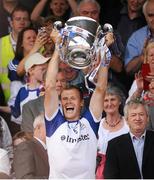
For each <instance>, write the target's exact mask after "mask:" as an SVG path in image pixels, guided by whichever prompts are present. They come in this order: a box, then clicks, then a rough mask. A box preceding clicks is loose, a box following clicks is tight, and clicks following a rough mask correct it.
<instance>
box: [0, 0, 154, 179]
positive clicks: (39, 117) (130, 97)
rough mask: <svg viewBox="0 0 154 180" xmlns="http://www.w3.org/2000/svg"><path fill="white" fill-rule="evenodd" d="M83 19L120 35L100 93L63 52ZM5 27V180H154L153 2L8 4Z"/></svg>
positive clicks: (1, 31)
mask: <svg viewBox="0 0 154 180" xmlns="http://www.w3.org/2000/svg"><path fill="white" fill-rule="evenodd" d="M76 16H84V17H89V18H92V19H93V20H95V22H97V23H98V24H100V26H101V28H102V30H104V29H103V26H104V24H105V23H109V24H111V25H112V27H113V31H112V32H107V33H106V35H105V42H106V45H107V47H108V48H109V51H110V54H111V59H110V63H109V64H107V65H104V64H101V65H100V67H99V70H98V74H97V83H96V84H95V85H94V84H92V88H93V90H94V91H93V92H91V91H89V89H87V87H86V84H85V75H86V71H84V70H83V71H82V70H78V69H75V68H73V67H71V66H70V65H69V64H67V63H66V62H64V61H62V60H61V59H60V57H59V52H58V49H57V43H58V40H59V39H60V38H59V35H58V31H57V30H55V29H54V22H55V21H61V22H62V26H63V27H64V26H65V22H67V20H68V19H69V18H71V17H76ZM0 17H1V18H0V179H1V178H2V179H3V178H4V179H5V178H11V179H16V178H17V179H18V178H19V179H23V178H28V179H35V178H37V179H42V178H43V179H47V178H51V179H52V178H81V179H84V178H89V179H94V178H96V179H104V178H110V179H112V178H113V179H114V178H119V179H120V178H124V179H128V178H149V179H150V178H154V173H153V170H152V169H151V167H152V165H153V164H154V155H153V153H152V151H153V150H154V145H153V142H154V134H153V130H154V118H153V115H154V113H153V109H154V108H153V107H154V0H121V1H116V0H101V1H99V0H26V1H23V0H9V1H8V0H1V1H0ZM104 31H105V30H104ZM59 41H60V40H59ZM97 58H98V57H97ZM62 111H63V112H62ZM119 147H121V148H123V149H122V150H121V149H119ZM129 149H130V151H128V150H129ZM120 155H121V156H120ZM145 158H146V159H145ZM150 159H151V160H150ZM127 161H129V164H128V166H130V168H128V169H126V168H127V167H126V166H127V163H126V162H127ZM122 163H124V164H125V165H124V166H123V165H122V166H121V164H122ZM131 167H132V168H131ZM133 168H134V169H133Z"/></svg>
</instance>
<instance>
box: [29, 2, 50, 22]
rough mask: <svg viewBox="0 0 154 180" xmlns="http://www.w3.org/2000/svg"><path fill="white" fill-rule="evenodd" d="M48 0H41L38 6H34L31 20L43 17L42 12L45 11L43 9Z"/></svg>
mask: <svg viewBox="0 0 154 180" xmlns="http://www.w3.org/2000/svg"><path fill="white" fill-rule="evenodd" d="M47 1H48V0H40V1H39V2H38V3H37V4H36V6H35V7H34V9H33V11H32V13H31V20H32V21H37V20H38V19H40V18H41V16H40V15H41V13H42V11H43V9H44V8H45V5H46V3H47Z"/></svg>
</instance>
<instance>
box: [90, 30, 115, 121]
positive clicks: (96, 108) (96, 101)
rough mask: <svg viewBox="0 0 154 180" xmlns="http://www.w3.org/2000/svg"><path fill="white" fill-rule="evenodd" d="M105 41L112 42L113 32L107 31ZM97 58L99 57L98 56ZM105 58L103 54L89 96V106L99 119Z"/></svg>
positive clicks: (105, 66) (105, 67) (101, 107)
mask: <svg viewBox="0 0 154 180" xmlns="http://www.w3.org/2000/svg"><path fill="white" fill-rule="evenodd" d="M105 41H106V45H107V46H110V45H111V44H112V43H113V42H114V38H113V33H107V34H106V37H105ZM98 58H100V56H99V57H98ZM106 58H107V57H106V56H105V57H104V58H103V60H102V62H101V65H100V68H99V71H98V76H97V83H96V87H95V90H94V92H93V95H92V97H91V100H90V106H89V108H90V110H91V111H92V113H93V115H94V116H95V118H96V119H99V118H100V117H101V115H102V112H103V104H104V97H105V91H106V88H107V81H108V66H109V61H106Z"/></svg>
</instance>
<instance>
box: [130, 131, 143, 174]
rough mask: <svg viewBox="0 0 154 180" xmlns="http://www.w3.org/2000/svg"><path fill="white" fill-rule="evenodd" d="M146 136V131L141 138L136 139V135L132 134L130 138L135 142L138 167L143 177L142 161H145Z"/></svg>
mask: <svg viewBox="0 0 154 180" xmlns="http://www.w3.org/2000/svg"><path fill="white" fill-rule="evenodd" d="M145 134H146V131H145V132H144V133H143V134H142V135H141V137H136V136H135V135H134V134H132V133H131V132H130V136H131V139H132V142H133V146H134V150H135V154H136V158H137V162H138V166H139V169H140V173H141V177H143V176H142V160H143V149H144V142H145Z"/></svg>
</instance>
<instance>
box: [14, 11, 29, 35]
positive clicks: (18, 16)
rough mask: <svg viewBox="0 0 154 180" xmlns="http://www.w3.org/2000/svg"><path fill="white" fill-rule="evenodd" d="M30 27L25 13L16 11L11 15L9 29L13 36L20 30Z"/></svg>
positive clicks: (27, 15)
mask: <svg viewBox="0 0 154 180" xmlns="http://www.w3.org/2000/svg"><path fill="white" fill-rule="evenodd" d="M29 25H30V20H29V14H28V12H27V11H16V12H14V14H13V17H12V21H11V28H12V31H13V32H14V33H15V34H19V32H20V31H21V30H23V29H24V28H25V27H28V26H29Z"/></svg>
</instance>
